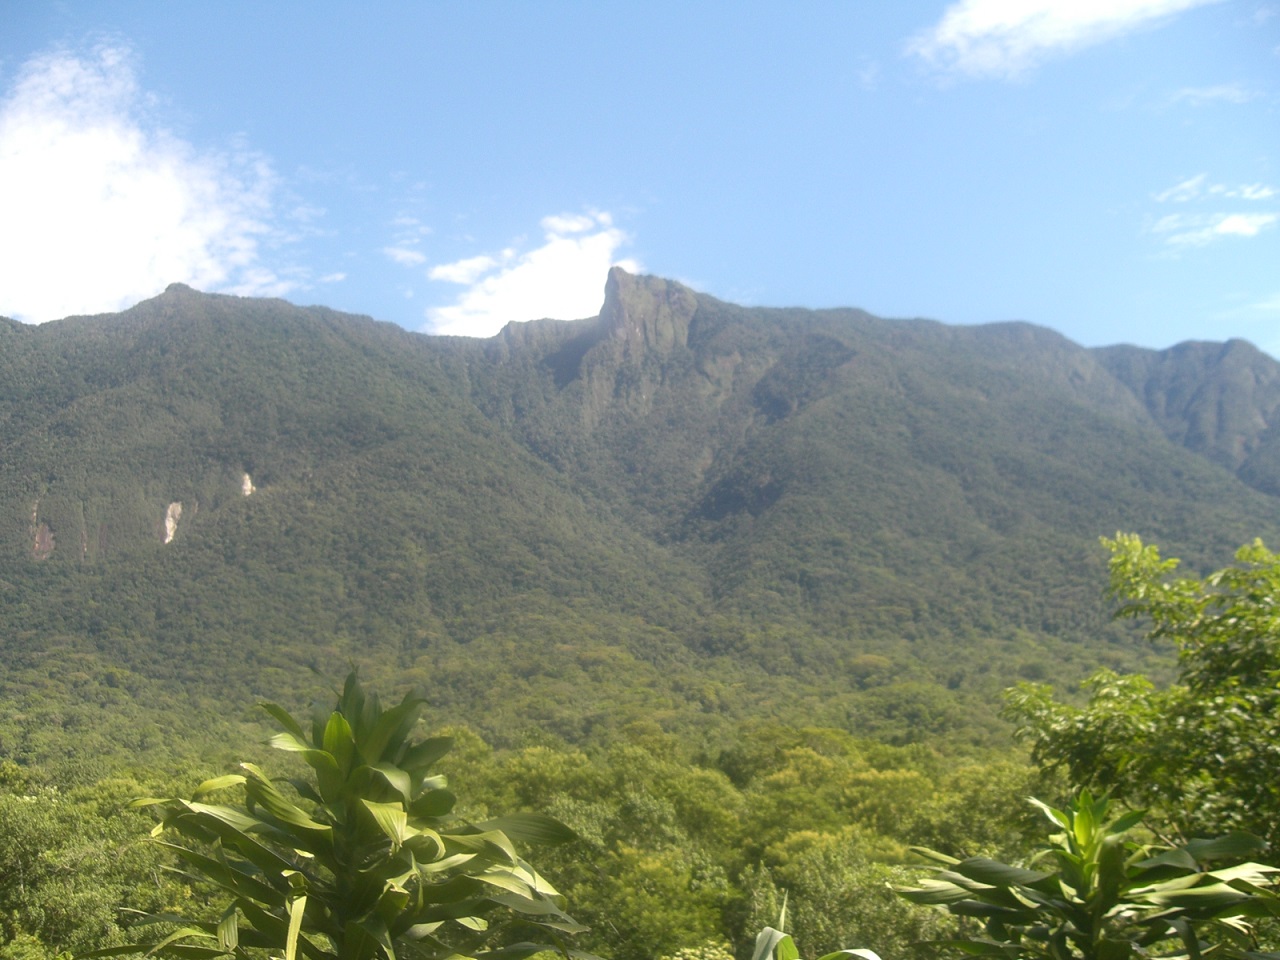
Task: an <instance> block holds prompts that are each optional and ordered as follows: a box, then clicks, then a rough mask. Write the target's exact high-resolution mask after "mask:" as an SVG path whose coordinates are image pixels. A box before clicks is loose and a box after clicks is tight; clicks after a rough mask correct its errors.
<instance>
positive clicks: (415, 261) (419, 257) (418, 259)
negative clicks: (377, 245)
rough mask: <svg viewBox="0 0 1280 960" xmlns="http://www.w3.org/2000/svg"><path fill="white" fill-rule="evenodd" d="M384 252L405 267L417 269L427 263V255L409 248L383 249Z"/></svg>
mask: <svg viewBox="0 0 1280 960" xmlns="http://www.w3.org/2000/svg"><path fill="white" fill-rule="evenodd" d="M382 252H383V253H385V254H386V255H387V256H388V257H390V258H391V259H392V260H394V261H395V262H396V263H398V264H400V265H401V266H404V267H416V266H418V265H420V264H423V263H426V262H427V257H426V255H425V254H423V253H420V252H419V251H417V250H410V249H409V248H408V247H383V248H382Z"/></svg>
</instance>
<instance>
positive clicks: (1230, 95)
mask: <svg viewBox="0 0 1280 960" xmlns="http://www.w3.org/2000/svg"><path fill="white" fill-rule="evenodd" d="M1256 96H1257V94H1255V93H1253V92H1251V91H1249V90H1246V89H1245V88H1244V87H1242V86H1240V84H1238V83H1222V84H1218V85H1217V86H1213V87H1184V88H1183V89H1181V90H1179V91H1178V92H1177V93H1175V94H1174V95H1173V100H1174V102H1175V103H1177V102H1186V103H1189V104H1191V106H1193V107H1202V106H1204V105H1205V104H1206V103H1248V102H1249V101H1250V100H1253V99H1255V98H1256Z"/></svg>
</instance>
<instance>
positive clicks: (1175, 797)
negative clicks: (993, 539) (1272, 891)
mask: <svg viewBox="0 0 1280 960" xmlns="http://www.w3.org/2000/svg"><path fill="white" fill-rule="evenodd" d="M1105 542H1106V544H1107V546H1108V547H1109V548H1110V550H1111V553H1112V556H1111V590H1112V594H1113V596H1115V597H1116V598H1117V599H1119V600H1120V601H1121V607H1120V611H1119V615H1120V616H1124V617H1142V618H1147V619H1149V620H1150V622H1151V630H1150V634H1151V636H1152V638H1153V639H1158V640H1168V641H1172V642H1173V643H1174V644H1175V646H1176V649H1177V653H1178V683H1176V684H1174V685H1172V686H1170V687H1168V688H1167V689H1159V688H1157V687H1156V686H1155V685H1154V684H1153V683H1151V682H1150V681H1149V680H1147V679H1146V678H1145V677H1141V676H1119V675H1116V674H1114V673H1111V672H1108V671H1102V672H1099V673H1097V674H1095V675H1094V676H1093V677H1092V678H1091V679H1090V680H1089V682H1088V684H1087V689H1088V691H1089V702H1088V704H1087V705H1086V706H1085V707H1074V706H1070V705H1067V704H1063V703H1059V702H1056V701H1055V700H1054V699H1053V695H1052V690H1051V689H1050V688H1048V687H1045V686H1023V687H1021V688H1019V689H1017V690H1016V691H1014V692H1013V693H1012V694H1011V695H1010V698H1009V703H1008V707H1007V712H1008V714H1009V715H1010V716H1011V717H1012V718H1013V719H1014V720H1015V721H1016V722H1017V723H1018V726H1019V734H1020V735H1021V736H1023V737H1024V738H1026V739H1028V740H1029V741H1030V742H1031V744H1032V748H1033V756H1034V758H1035V759H1036V761H1037V762H1039V763H1040V764H1042V765H1045V766H1060V767H1062V768H1064V769H1065V770H1066V772H1067V775H1068V776H1069V777H1070V778H1072V779H1073V780H1076V781H1078V782H1083V783H1088V784H1091V785H1093V786H1096V787H1099V788H1102V789H1106V790H1110V791H1112V793H1113V794H1114V795H1115V796H1116V797H1117V798H1119V799H1123V800H1124V801H1126V802H1127V803H1129V804H1131V805H1133V806H1143V807H1150V808H1151V809H1152V811H1153V814H1155V815H1157V816H1158V818H1159V822H1160V823H1161V825H1162V828H1163V829H1168V830H1170V831H1172V832H1173V833H1174V834H1175V835H1177V836H1182V837H1190V836H1196V835H1204V834H1206V833H1218V832H1222V831H1225V830H1235V829H1243V830H1249V831H1251V832H1254V833H1257V834H1259V835H1260V836H1263V837H1264V838H1265V839H1266V840H1267V841H1268V842H1269V843H1271V844H1272V845H1273V846H1275V847H1277V848H1278V849H1280V782H1278V781H1277V779H1276V777H1275V776H1274V775H1273V773H1272V772H1273V771H1274V770H1276V769H1280V557H1277V556H1276V555H1275V554H1273V553H1271V552H1270V551H1268V550H1267V549H1266V548H1265V547H1263V545H1262V544H1261V543H1260V542H1257V541H1255V542H1254V543H1253V544H1251V545H1249V546H1245V547H1243V548H1241V550H1240V551H1239V552H1238V553H1237V554H1236V563H1235V564H1234V565H1233V566H1230V567H1227V568H1225V569H1222V570H1219V571H1217V572H1215V573H1212V574H1210V575H1208V576H1206V577H1204V578H1196V577H1174V576H1173V573H1174V571H1175V569H1176V567H1177V564H1178V561H1176V560H1164V559H1161V557H1160V554H1159V552H1158V550H1157V549H1156V548H1155V547H1154V546H1146V545H1144V544H1143V543H1142V541H1141V540H1140V539H1139V538H1138V537H1136V536H1131V535H1118V536H1117V537H1116V539H1115V540H1112V541H1105Z"/></svg>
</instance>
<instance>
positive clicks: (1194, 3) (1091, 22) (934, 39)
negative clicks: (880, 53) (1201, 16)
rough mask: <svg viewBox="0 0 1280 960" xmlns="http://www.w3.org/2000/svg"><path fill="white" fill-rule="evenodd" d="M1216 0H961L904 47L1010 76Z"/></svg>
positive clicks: (945, 65)
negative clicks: (1061, 55) (1060, 55)
mask: <svg viewBox="0 0 1280 960" xmlns="http://www.w3.org/2000/svg"><path fill="white" fill-rule="evenodd" d="M1215 2H1218V0H960V2H958V3H953V4H952V5H951V6H949V7H948V8H947V10H946V12H945V13H944V14H943V16H942V19H941V20H940V21H939V22H938V23H937V24H935V25H934V26H933V27H931V28H929V29H928V30H926V31H924V32H922V33H920V34H917V35H916V36H915V37H913V38H912V39H911V40H910V41H909V42H908V44H907V52H908V53H911V54H914V55H915V56H918V57H920V58H921V59H923V60H924V61H926V62H927V63H929V64H930V65H931V66H934V67H938V68H940V69H943V70H947V71H956V72H959V73H966V74H971V75H976V76H994V77H1006V78H1012V77H1017V76H1018V75H1020V74H1022V73H1024V72H1026V71H1027V70H1029V69H1031V68H1032V67H1034V66H1036V65H1037V64H1039V63H1040V62H1041V61H1043V60H1045V59H1047V58H1049V57H1051V56H1054V55H1057V54H1062V53H1069V52H1071V51H1074V50H1077V49H1080V48H1082V47H1087V46H1091V45H1093V44H1096V43H1101V42H1103V41H1105V40H1110V39H1112V38H1113V37H1117V36H1120V35H1121V34H1124V33H1128V32H1129V31H1131V30H1134V29H1136V28H1138V27H1141V26H1143V25H1144V24H1147V23H1149V22H1151V21H1153V20H1157V19H1159V18H1161V17H1166V16H1169V15H1170V14H1174V13H1179V12H1181V11H1183V10H1188V9H1190V8H1192V7H1198V6H1201V5H1203V4H1205V3H1215Z"/></svg>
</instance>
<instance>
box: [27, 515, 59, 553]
mask: <svg viewBox="0 0 1280 960" xmlns="http://www.w3.org/2000/svg"><path fill="white" fill-rule="evenodd" d="M53 548H54V542H53V531H52V530H50V529H49V525H48V524H47V523H42V524H40V525H39V526H37V527H36V536H35V543H34V544H33V545H32V549H31V555H32V556H33V557H35V558H36V559H37V560H48V559H49V557H50V556H52V555H53Z"/></svg>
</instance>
